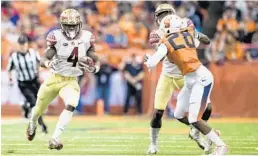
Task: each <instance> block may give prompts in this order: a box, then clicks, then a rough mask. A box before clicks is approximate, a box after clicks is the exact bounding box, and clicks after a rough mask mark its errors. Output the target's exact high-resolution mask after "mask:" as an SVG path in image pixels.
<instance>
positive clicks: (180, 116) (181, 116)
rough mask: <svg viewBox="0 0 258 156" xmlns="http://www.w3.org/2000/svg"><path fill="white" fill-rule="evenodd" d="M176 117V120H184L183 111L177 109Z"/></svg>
mask: <svg viewBox="0 0 258 156" xmlns="http://www.w3.org/2000/svg"><path fill="white" fill-rule="evenodd" d="M174 117H175V118H176V119H182V118H183V117H184V113H183V112H182V111H180V110H178V109H176V110H175V112H174Z"/></svg>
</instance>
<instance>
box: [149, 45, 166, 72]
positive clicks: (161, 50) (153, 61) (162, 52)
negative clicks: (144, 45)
mask: <svg viewBox="0 0 258 156" xmlns="http://www.w3.org/2000/svg"><path fill="white" fill-rule="evenodd" d="M167 51H168V50H167V47H166V45H165V44H163V43H162V44H160V45H159V47H158V49H157V51H156V52H155V54H153V55H152V56H151V57H150V58H149V59H148V61H147V62H146V63H145V64H146V66H147V67H148V68H149V69H153V68H154V67H155V66H156V65H157V64H158V63H159V62H160V60H162V59H163V58H164V57H165V56H166V55H167Z"/></svg>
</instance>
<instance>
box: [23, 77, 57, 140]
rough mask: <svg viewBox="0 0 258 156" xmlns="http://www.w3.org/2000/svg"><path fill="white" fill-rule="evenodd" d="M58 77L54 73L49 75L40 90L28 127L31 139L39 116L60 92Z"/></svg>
mask: <svg viewBox="0 0 258 156" xmlns="http://www.w3.org/2000/svg"><path fill="white" fill-rule="evenodd" d="M55 84H56V79H55V77H54V75H52V76H51V77H49V78H48V79H47V80H46V81H45V82H44V83H43V85H42V86H41V87H40V89H39V92H38V98H37V101H36V105H35V107H34V108H33V110H32V115H31V119H30V123H29V125H28V129H27V138H28V140H29V141H31V140H33V139H34V136H35V134H36V128H37V122H38V119H39V117H40V116H41V115H42V114H43V113H44V111H45V110H46V108H47V107H48V105H49V103H50V102H51V101H52V100H53V99H54V98H55V97H56V96H57V94H58V92H57V91H56V89H55V86H56V85H55Z"/></svg>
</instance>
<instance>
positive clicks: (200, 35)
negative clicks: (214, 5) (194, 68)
mask: <svg viewBox="0 0 258 156" xmlns="http://www.w3.org/2000/svg"><path fill="white" fill-rule="evenodd" d="M195 33H196V38H197V39H198V40H200V41H201V42H202V43H203V44H206V45H207V44H210V43H211V40H210V38H209V37H208V36H207V35H205V34H203V33H201V32H197V31H196V32H195Z"/></svg>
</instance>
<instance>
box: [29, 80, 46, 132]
mask: <svg viewBox="0 0 258 156" xmlns="http://www.w3.org/2000/svg"><path fill="white" fill-rule="evenodd" d="M39 88H40V83H39V82H37V80H35V81H34V83H32V84H31V85H30V90H31V91H32V93H33V95H34V97H35V101H34V102H33V103H31V104H30V107H31V109H32V108H33V107H34V106H35V104H36V98H37V94H38V91H39ZM38 123H39V125H40V126H41V127H42V132H43V133H48V131H47V126H46V124H45V122H44V120H43V117H42V116H40V117H39V119H38Z"/></svg>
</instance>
